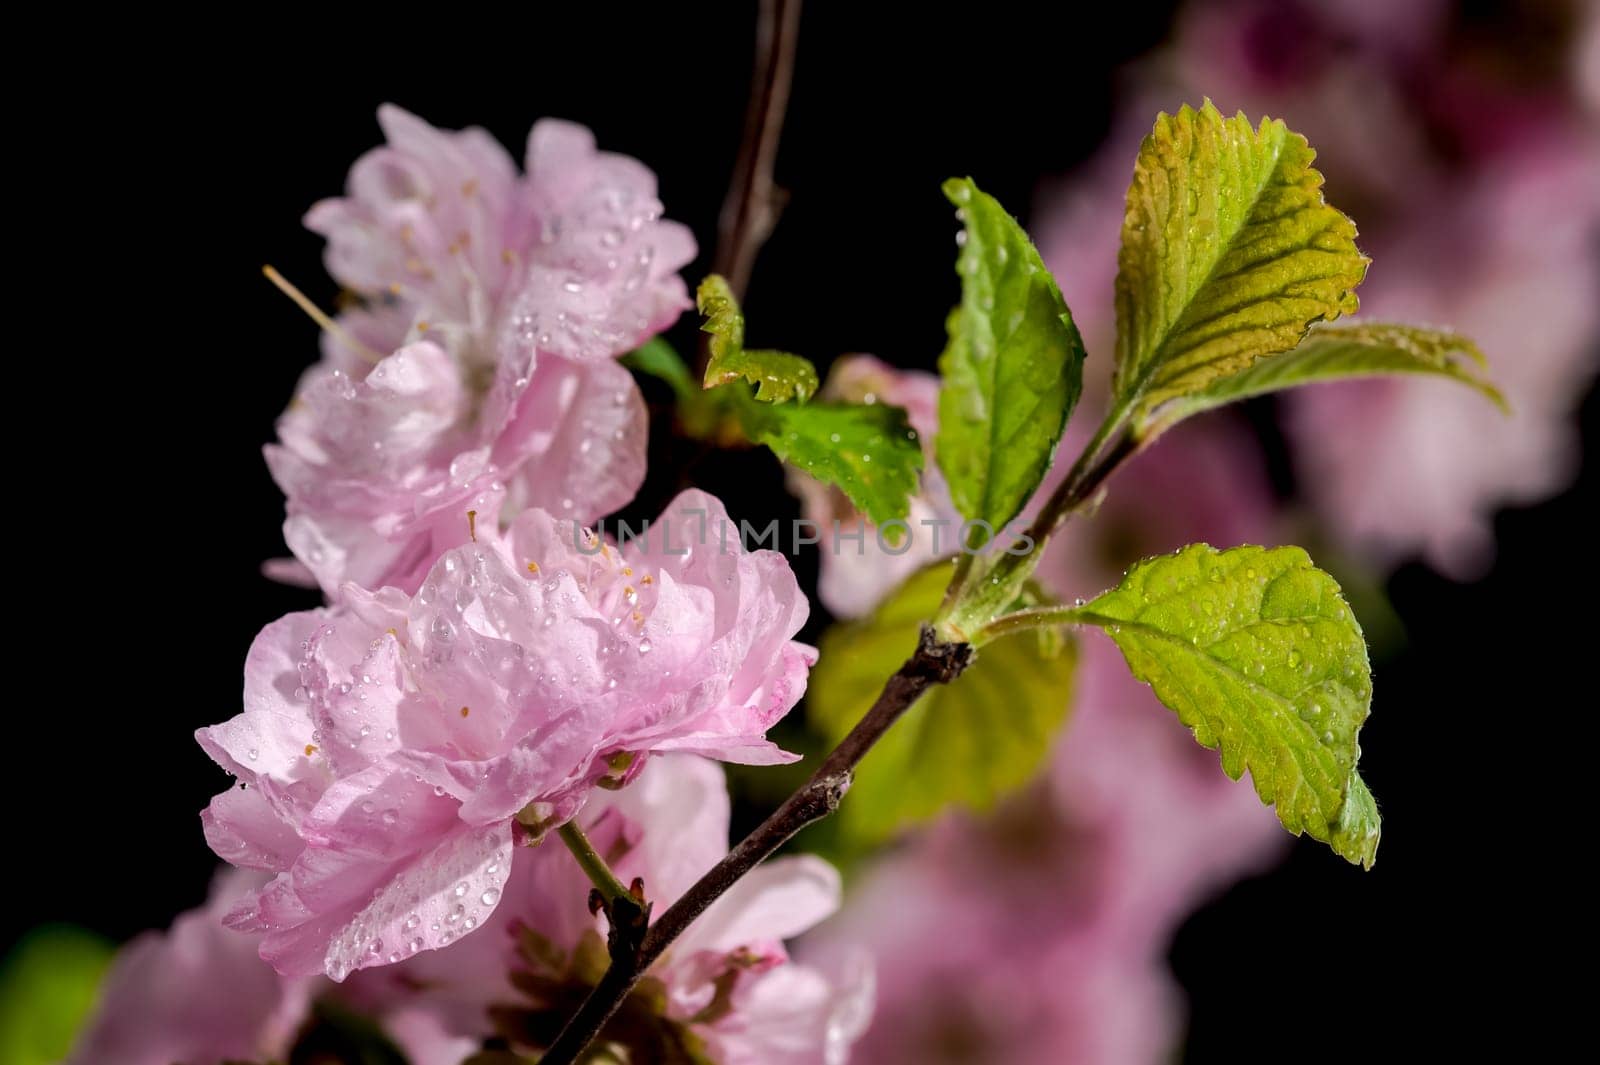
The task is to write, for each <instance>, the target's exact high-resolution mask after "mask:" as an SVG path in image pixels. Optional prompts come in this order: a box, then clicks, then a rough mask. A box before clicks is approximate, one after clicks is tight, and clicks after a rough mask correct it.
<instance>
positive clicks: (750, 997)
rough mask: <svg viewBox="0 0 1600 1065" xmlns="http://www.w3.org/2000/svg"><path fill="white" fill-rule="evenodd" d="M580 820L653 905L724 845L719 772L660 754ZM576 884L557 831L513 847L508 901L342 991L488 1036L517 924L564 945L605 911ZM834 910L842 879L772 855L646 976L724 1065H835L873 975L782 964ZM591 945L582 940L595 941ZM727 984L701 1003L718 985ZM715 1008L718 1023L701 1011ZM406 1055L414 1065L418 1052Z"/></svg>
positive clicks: (504, 987)
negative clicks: (453, 940) (789, 946)
mask: <svg viewBox="0 0 1600 1065" xmlns="http://www.w3.org/2000/svg"><path fill="white" fill-rule="evenodd" d="M580 818H581V820H582V822H583V824H584V830H585V832H586V834H587V835H588V836H589V839H590V841H591V842H592V843H593V844H594V846H595V847H596V849H597V850H598V851H600V852H601V853H603V854H606V855H609V856H610V860H611V864H612V868H613V870H614V871H615V872H616V873H617V875H618V876H619V877H620V878H622V879H623V880H632V879H633V878H634V877H639V878H641V879H642V880H643V881H644V884H645V890H646V893H647V895H648V897H649V898H650V899H651V900H652V901H653V903H654V905H655V908H656V912H657V913H659V912H661V911H662V910H664V909H665V908H666V907H667V906H669V905H671V903H672V902H673V901H674V900H675V899H677V898H678V897H679V896H680V895H681V894H682V893H683V892H684V891H685V890H687V889H688V888H689V886H690V885H691V884H693V883H694V881H695V880H696V879H698V878H699V876H700V874H702V873H704V872H705V871H706V870H707V869H709V868H710V867H711V866H712V865H713V864H715V862H716V861H717V860H718V859H720V858H721V857H722V856H723V854H724V853H725V852H726V850H727V840H728V819H729V806H728V795H727V789H726V787H725V785H724V784H723V779H722V771H721V770H720V768H718V767H717V766H716V765H715V764H714V763H712V762H708V761H706V760H704V759H701V758H697V757H693V756H687V755H671V756H664V757H661V758H658V759H654V760H652V762H651V764H650V766H649V767H648V768H647V769H646V770H645V771H644V772H642V773H640V774H639V775H638V777H637V778H636V779H635V780H634V781H633V782H632V783H630V784H629V785H628V786H627V787H625V788H623V789H622V790H620V791H616V792H608V793H605V794H602V795H598V796H596V798H595V799H594V800H593V801H592V802H590V803H589V805H588V806H587V807H586V808H585V809H584V811H583V813H582V814H581V815H580ZM589 887H590V885H589V882H588V880H587V879H585V877H584V875H583V873H582V872H581V871H580V870H579V868H578V865H577V863H576V862H575V861H574V860H573V858H572V856H571V855H570V854H569V853H567V851H566V849H565V848H564V847H563V846H562V845H561V844H560V843H557V842H556V841H554V840H546V842H544V843H542V844H540V845H539V846H537V847H534V848H518V849H517V851H516V852H515V855H514V857H513V865H512V872H511V876H510V879H509V880H508V882H507V884H506V888H505V894H506V898H507V902H506V904H505V905H503V906H501V907H500V908H499V909H498V910H497V911H496V912H495V914H494V916H493V917H492V918H490V919H488V927H487V928H485V929H484V930H483V931H482V932H481V933H480V934H478V935H475V936H473V937H472V938H471V939H469V940H466V941H464V942H462V943H461V944H459V945H458V946H455V947H452V948H451V949H450V950H449V951H445V952H439V953H433V954H421V955H418V956H417V957H415V958H413V959H412V960H410V961H407V962H405V963H404V964H402V965H398V966H394V967H392V968H387V969H382V970H376V971H373V972H370V973H364V974H362V975H361V976H360V977H359V978H357V979H354V980H352V981H350V982H349V983H348V984H347V985H346V986H347V994H349V995H350V996H351V997H352V999H353V1000H354V1001H355V1002H357V1003H361V1004H365V1005H367V1006H368V1007H369V1008H375V1009H377V1010H379V1011H383V1010H385V1009H388V1010H394V1009H400V1010H404V1011H409V1012H410V1013H411V1014H421V1015H424V1016H429V1017H432V1018H435V1019H436V1021H437V1022H438V1025H439V1027H440V1029H441V1030H442V1031H444V1032H448V1033H454V1035H455V1036H456V1037H457V1038H460V1037H470V1038H474V1039H482V1038H486V1037H488V1036H490V1035H492V1034H494V1032H493V1028H492V1025H491V1023H490V1017H489V1014H488V1012H487V1007H488V1006H489V1005H491V1004H493V1005H499V1006H502V1007H506V1006H515V1005H516V1004H517V1003H518V1000H519V998H521V996H520V994H519V992H518V991H516V990H515V989H514V988H513V987H512V985H511V984H510V982H509V981H508V974H509V973H510V972H511V971H512V970H513V969H516V968H522V967H526V966H527V965H528V964H529V962H528V960H527V959H526V958H523V957H519V953H518V949H517V946H518V941H519V938H520V937H521V936H522V935H524V933H523V932H522V931H521V930H522V929H531V930H532V931H533V932H535V933H537V934H538V935H540V936H541V937H543V939H545V940H546V941H548V942H549V943H550V944H551V945H552V946H553V947H555V948H556V949H557V950H559V951H562V952H571V951H573V950H575V949H577V948H578V945H579V942H580V939H582V937H583V936H584V935H585V933H587V934H589V935H590V936H591V937H597V936H598V935H599V934H603V932H604V930H605V927H606V925H605V918H604V917H603V916H595V915H591V914H590V912H589V909H588V907H587V905H586V900H587V898H588V895H589ZM838 904H839V877H838V874H837V873H836V872H835V871H834V870H833V868H832V867H831V866H829V865H828V864H827V863H825V862H823V861H821V860H820V859H818V858H814V857H810V856H797V857H792V858H780V859H777V860H775V861H772V862H769V863H767V864H766V865H763V866H761V867H759V868H758V869H756V871H755V872H753V873H751V874H750V875H749V876H747V877H745V878H744V879H743V880H741V881H739V882H738V883H737V884H736V885H735V886H734V887H733V888H732V889H731V890H730V891H729V892H728V893H727V894H726V895H724V896H723V897H722V898H721V899H720V900H718V901H717V902H716V903H715V904H713V906H712V907H711V908H710V909H709V910H707V911H706V913H705V914H704V915H703V916H702V917H701V918H700V919H699V920H698V921H696V922H695V923H694V924H693V925H691V926H690V928H689V930H688V931H687V932H686V933H685V934H684V935H683V936H682V937H681V938H680V939H679V940H678V941H677V942H676V943H675V944H674V945H673V946H672V948H671V949H670V950H669V951H668V952H667V953H666V954H665V955H664V956H663V957H662V958H661V960H660V961H659V962H657V964H656V966H655V967H654V968H653V969H652V970H651V976H653V977H655V978H656V979H658V980H660V981H661V982H662V984H663V986H664V989H665V992H666V1013H665V1016H666V1018H667V1019H669V1020H670V1021H672V1022H675V1023H677V1024H680V1025H685V1026H689V1027H690V1028H691V1029H692V1030H693V1032H694V1034H695V1035H697V1036H699V1037H700V1038H701V1039H703V1040H705V1041H706V1042H707V1044H708V1045H709V1047H710V1049H711V1051H712V1054H713V1056H714V1058H715V1059H716V1060H717V1061H720V1062H724V1063H727V1065H744V1063H749V1065H773V1063H778V1065H782V1063H794V1065H801V1063H814V1065H822V1063H825V1062H826V1063H834V1062H842V1061H844V1060H845V1057H846V1055H847V1052H848V1048H849V1045H850V1043H851V1042H852V1041H853V1040H854V1039H855V1038H856V1037H857V1036H858V1035H859V1034H860V1032H861V1030H862V1028H863V1027H864V1024H865V1019H866V1017H867V1015H868V1013H870V1010H871V1001H872V979H871V972H870V970H869V969H867V968H864V967H863V965H862V963H861V961H860V960H859V959H855V960H854V961H853V962H852V963H851V964H848V965H845V966H842V967H841V969H840V972H841V974H842V975H840V976H834V975H833V974H830V973H826V972H824V971H823V970H820V969H817V968H813V967H808V966H802V965H797V964H794V963H791V962H790V960H789V955H788V952H787V950H786V949H785V947H784V940H786V939H789V938H792V937H793V936H795V935H798V934H799V933H801V932H803V931H805V930H806V929H808V928H810V927H812V926H813V925H815V924H816V923H817V922H818V921H820V920H822V919H823V918H824V917H826V916H828V915H829V914H830V913H832V912H833V911H834V909H836V908H837V906H838ZM597 941H598V940H597V939H593V940H591V943H593V942H597ZM728 984H731V989H732V990H731V994H730V993H729V992H728V991H727V990H724V991H723V994H724V995H725V996H727V997H726V998H725V999H724V1002H723V1004H722V1005H720V1006H718V1007H717V1008H716V1009H715V1010H712V1011H708V1007H711V1006H712V1004H713V1002H714V1000H716V999H717V998H718V987H719V985H728ZM711 1013H715V1014H716V1017H715V1019H707V1018H708V1016H709V1015H710V1014H711ZM418 1065H427V1063H426V1062H425V1061H423V1060H421V1059H419V1062H418Z"/></svg>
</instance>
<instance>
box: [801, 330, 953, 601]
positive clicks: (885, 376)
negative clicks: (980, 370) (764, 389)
mask: <svg viewBox="0 0 1600 1065" xmlns="http://www.w3.org/2000/svg"><path fill="white" fill-rule="evenodd" d="M822 398H824V399H832V400H842V401H847V402H851V403H890V404H893V405H895V406H898V407H904V408H905V411H906V416H907V419H908V420H909V421H910V422H911V426H912V428H914V429H916V430H917V433H918V435H919V436H920V437H921V439H922V450H923V458H924V460H925V464H924V466H923V471H922V489H921V491H920V492H918V493H917V495H915V496H913V497H912V498H911V509H910V511H909V513H907V515H906V518H905V521H906V525H907V526H908V528H909V530H910V531H909V544H908V545H907V546H906V547H904V548H903V549H902V548H900V546H899V545H891V546H893V547H895V551H884V550H883V549H882V546H881V544H880V542H879V540H878V529H877V527H876V526H875V525H873V524H872V523H871V522H869V521H868V520H867V519H866V517H865V516H864V515H863V514H861V513H860V512H859V511H857V510H856V508H855V506H854V505H853V504H852V503H851V502H850V500H849V499H848V498H846V496H845V495H844V493H842V492H840V491H839V490H838V489H837V488H832V487H830V486H828V485H825V484H822V483H821V482H820V481H818V480H816V479H815V478H813V477H811V476H810V475H808V474H805V473H802V472H800V471H799V470H797V469H794V468H792V467H791V468H790V469H789V471H788V474H787V477H788V484H789V490H790V491H791V492H793V493H794V494H795V495H797V496H799V497H800V506H801V510H802V511H803V512H804V514H805V516H806V518H807V519H808V520H810V521H813V522H816V524H817V528H818V530H819V535H820V537H821V539H820V542H819V550H820V551H821V554H822V573H821V577H820V579H819V581H818V584H817V597H818V598H819V599H821V600H822V604H823V605H824V606H826V607H827V608H828V609H829V610H830V611H832V612H833V614H834V616H835V617H841V618H850V617H858V616H860V615H862V614H865V613H866V612H867V611H869V610H871V609H872V607H873V606H874V605H876V603H877V602H878V600H879V599H881V598H883V596H884V595H885V594H886V593H887V592H889V591H890V590H891V589H893V588H894V587H895V586H897V585H898V584H899V583H900V582H901V581H903V580H904V579H905V578H906V577H908V576H910V575H911V574H912V573H914V572H915V571H916V570H918V569H920V568H921V567H922V566H924V565H926V564H927V563H929V562H931V561H933V560H934V559H936V558H941V557H943V556H946V555H952V554H954V553H955V548H956V537H957V533H958V530H959V528H960V525H961V518H960V516H959V515H958V514H957V513H956V511H955V507H954V506H953V505H952V504H951V502H950V490H949V489H948V488H946V487H945V483H944V478H943V476H942V475H941V474H940V473H939V469H938V464H937V463H936V462H935V461H934V456H933V441H934V437H935V435H936V432H937V430H938V425H939V379H938V378H937V377H935V376H934V375H933V374H928V373H921V372H919V371H916V370H901V369H897V368H895V367H893V366H890V365H889V364H888V363H885V362H882V361H880V360H878V359H875V358H873V357H872V356H871V355H847V356H845V357H844V358H841V359H840V360H839V361H837V362H835V363H834V364H833V366H832V368H831V369H830V370H829V371H828V380H827V383H826V384H824V385H823V388H822ZM928 522H942V523H943V524H942V525H939V526H931V525H928V524H925V523H928ZM835 523H837V525H838V528H837V530H836V529H835ZM857 536H859V537H860V539H859V540H858V539H857V538H856V537H857Z"/></svg>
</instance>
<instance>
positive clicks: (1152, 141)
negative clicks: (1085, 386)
mask: <svg viewBox="0 0 1600 1065" xmlns="http://www.w3.org/2000/svg"><path fill="white" fill-rule="evenodd" d="M1315 158H1316V153H1315V152H1313V151H1312V150H1311V147H1310V145H1308V144H1307V143H1306V140H1305V138H1304V137H1302V136H1300V135H1299V134H1298V133H1293V132H1291V131H1290V130H1289V129H1288V128H1287V127H1286V126H1284V124H1283V123H1282V122H1281V121H1279V120H1276V119H1262V120H1261V124H1260V126H1258V127H1255V128H1252V127H1251V125H1250V122H1249V120H1248V119H1246V118H1245V117H1244V115H1243V114H1238V115H1235V116H1234V117H1233V118H1224V117H1223V116H1222V114H1221V113H1220V112H1219V111H1218V110H1217V109H1216V108H1215V107H1213V106H1212V104H1211V101H1210V100H1207V101H1206V102H1205V105H1204V106H1203V107H1202V108H1201V109H1200V110H1198V111H1196V110H1194V109H1193V108H1190V107H1188V106H1185V107H1183V108H1182V109H1180V110H1179V112H1178V113H1177V115H1167V114H1165V113H1163V114H1161V115H1160V116H1158V117H1157V118H1156V124H1155V129H1154V131H1153V132H1152V133H1151V134H1150V135H1149V136H1148V137H1146V138H1145V140H1144V143H1143V145H1141V146H1140V148H1139V158H1138V161H1137V162H1136V163H1135V166H1134V175H1133V183H1132V185H1131V186H1130V187H1129V189H1128V203H1127V214H1126V216H1125V218H1124V220H1123V224H1122V249H1121V251H1120V252H1119V253H1118V255H1117V267H1118V270H1117V284H1116V301H1117V366H1116V375H1115V379H1114V381H1113V392H1114V394H1115V396H1116V399H1117V401H1118V402H1119V403H1120V404H1124V405H1127V406H1132V407H1134V408H1135V409H1136V413H1139V414H1141V415H1142V414H1144V413H1148V412H1149V411H1151V410H1153V409H1154V408H1155V407H1157V406H1159V405H1160V404H1162V403H1164V402H1166V401H1168V400H1170V399H1175V398H1177V397H1179V396H1183V395H1186V394H1188V393H1190V392H1194V391H1196V390H1198V389H1201V388H1204V387H1206V386H1207V385H1209V384H1211V383H1212V382H1214V381H1217V380H1218V379H1220V378H1224V377H1227V376H1229V375H1231V374H1235V373H1238V372H1240V371H1241V370H1244V369H1246V368H1248V367H1249V366H1250V365H1251V364H1253V363H1254V362H1255V361H1256V360H1257V359H1260V358H1261V357H1263V356H1266V355H1272V354H1274V353H1276V352H1280V351H1288V350H1289V349H1290V348H1293V347H1294V346H1295V345H1296V344H1298V343H1299V342H1300V340H1301V338H1302V337H1304V336H1305V335H1306V331H1307V330H1308V329H1309V328H1310V327H1311V325H1312V324H1313V323H1315V322H1319V321H1324V320H1328V321H1331V320H1333V319H1335V318H1337V317H1339V316H1340V315H1342V314H1349V313H1351V312H1353V311H1354V310H1355V309H1356V307H1357V300H1356V296H1355V291H1354V290H1355V287H1356V286H1357V285H1358V284H1360V283H1361V279H1362V277H1363V276H1364V275H1365V274H1366V269H1367V259H1366V258H1365V257H1364V256H1363V255H1362V254H1361V253H1360V252H1359V251H1358V250H1357V249H1356V245H1355V236H1356V227H1355V224H1354V223H1353V222H1351V221H1350V219H1348V218H1346V217H1345V216H1344V215H1343V214H1341V213H1340V212H1339V211H1337V210H1335V209H1334V208H1333V207H1330V206H1329V205H1328V204H1327V203H1326V202H1324V201H1323V198H1322V175H1321V174H1319V173H1318V172H1317V171H1316V170H1314V169H1312V167H1311V162H1312V160H1313V159H1315Z"/></svg>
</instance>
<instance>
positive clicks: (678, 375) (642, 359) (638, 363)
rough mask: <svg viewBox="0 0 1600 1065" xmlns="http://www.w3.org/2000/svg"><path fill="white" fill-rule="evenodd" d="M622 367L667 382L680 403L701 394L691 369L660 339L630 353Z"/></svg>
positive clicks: (657, 338)
mask: <svg viewBox="0 0 1600 1065" xmlns="http://www.w3.org/2000/svg"><path fill="white" fill-rule="evenodd" d="M622 365H624V366H626V367H627V368H628V369H630V370H632V371H634V372H635V373H642V374H647V375H648V376H650V377H654V378H656V379H658V380H661V381H665V382H666V383H667V385H668V386H669V387H670V388H671V389H672V394H673V396H674V397H675V398H676V399H677V400H678V402H679V403H686V402H689V401H690V400H692V399H693V398H694V397H695V396H697V395H698V394H699V392H700V389H698V388H696V387H695V383H694V375H693V374H691V373H690V372H689V367H688V366H686V365H685V364H684V361H683V359H682V358H681V357H680V356H679V355H678V352H677V351H676V350H675V349H674V348H673V346H672V345H671V344H668V343H667V342H666V341H665V340H662V339H661V338H660V337H652V338H650V339H649V340H647V341H645V342H644V343H643V344H642V345H640V346H639V347H637V348H635V349H634V350H633V351H630V352H628V354H626V355H624V356H623V357H622Z"/></svg>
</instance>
